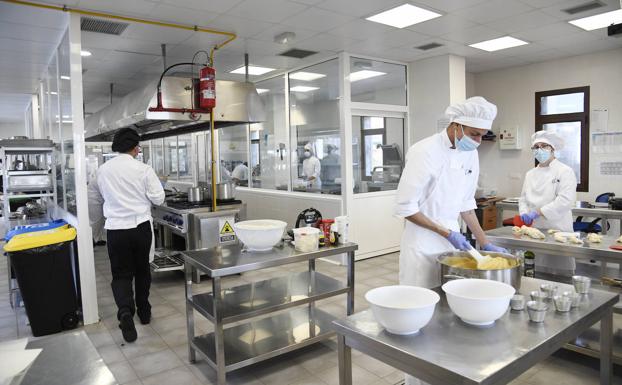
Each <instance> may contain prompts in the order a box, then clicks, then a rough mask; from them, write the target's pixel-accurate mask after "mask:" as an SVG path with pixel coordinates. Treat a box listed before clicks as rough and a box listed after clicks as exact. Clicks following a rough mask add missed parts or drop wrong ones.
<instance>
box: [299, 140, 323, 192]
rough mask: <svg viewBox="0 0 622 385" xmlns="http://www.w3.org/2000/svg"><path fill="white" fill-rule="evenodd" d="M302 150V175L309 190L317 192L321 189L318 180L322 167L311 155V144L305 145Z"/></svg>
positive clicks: (320, 183) (320, 182) (319, 180)
mask: <svg viewBox="0 0 622 385" xmlns="http://www.w3.org/2000/svg"><path fill="white" fill-rule="evenodd" d="M304 150H305V151H304V157H305V158H304V160H303V161H302V175H303V176H304V178H305V180H306V181H307V186H308V187H309V188H311V189H318V190H319V189H321V188H322V180H321V179H320V172H321V171H322V165H321V163H320V160H319V159H318V158H317V157H316V156H315V155H314V154H313V149H312V148H311V143H307V144H305V148H304Z"/></svg>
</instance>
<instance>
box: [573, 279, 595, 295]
mask: <svg viewBox="0 0 622 385" xmlns="http://www.w3.org/2000/svg"><path fill="white" fill-rule="evenodd" d="M591 283H592V281H591V280H590V279H589V278H588V277H584V276H582V275H574V276H573V277H572V284H573V285H574V289H575V290H576V291H577V293H579V294H587V293H589V292H590V285H591Z"/></svg>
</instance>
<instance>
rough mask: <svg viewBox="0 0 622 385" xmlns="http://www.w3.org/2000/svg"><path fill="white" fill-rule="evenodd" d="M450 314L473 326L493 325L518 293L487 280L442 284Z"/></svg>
mask: <svg viewBox="0 0 622 385" xmlns="http://www.w3.org/2000/svg"><path fill="white" fill-rule="evenodd" d="M443 291H444V292H445V294H446V295H447V303H448V304H449V307H450V308H451V311H453V312H454V314H455V315H457V316H458V317H460V319H461V320H463V321H464V322H466V323H468V324H471V325H478V326H483V325H492V324H493V323H494V322H495V321H496V320H498V319H499V318H501V316H502V315H503V314H505V312H506V311H507V309H508V305H509V303H510V299H512V296H513V295H514V293H515V292H516V290H515V289H514V288H513V287H512V286H510V285H508V284H506V283H503V282H498V281H491V280H488V279H456V280H453V281H449V282H447V283H445V284H444V285H443Z"/></svg>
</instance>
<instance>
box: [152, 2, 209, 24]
mask: <svg viewBox="0 0 622 385" xmlns="http://www.w3.org/2000/svg"><path fill="white" fill-rule="evenodd" d="M148 16H149V18H150V19H154V20H162V21H170V22H175V23H179V24H183V25H197V26H199V27H206V26H208V25H209V23H210V21H211V20H213V19H215V18H216V17H218V14H216V13H215V12H207V11H201V10H197V9H191V8H184V7H181V6H179V5H170V4H158V5H157V6H156V7H155V8H153V9H152V10H151V12H149V15H148Z"/></svg>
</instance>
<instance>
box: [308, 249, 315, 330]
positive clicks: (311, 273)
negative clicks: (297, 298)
mask: <svg viewBox="0 0 622 385" xmlns="http://www.w3.org/2000/svg"><path fill="white" fill-rule="evenodd" d="M309 279H310V281H309V282H310V283H311V284H310V285H309V290H310V293H309V294H311V293H314V292H315V259H310V260H309ZM309 319H311V320H314V319H315V301H311V302H309ZM311 327H313V330H312V331H311V332H310V334H309V335H313V333H312V332H314V331H315V327H314V326H313V322H310V323H309V328H311Z"/></svg>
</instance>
